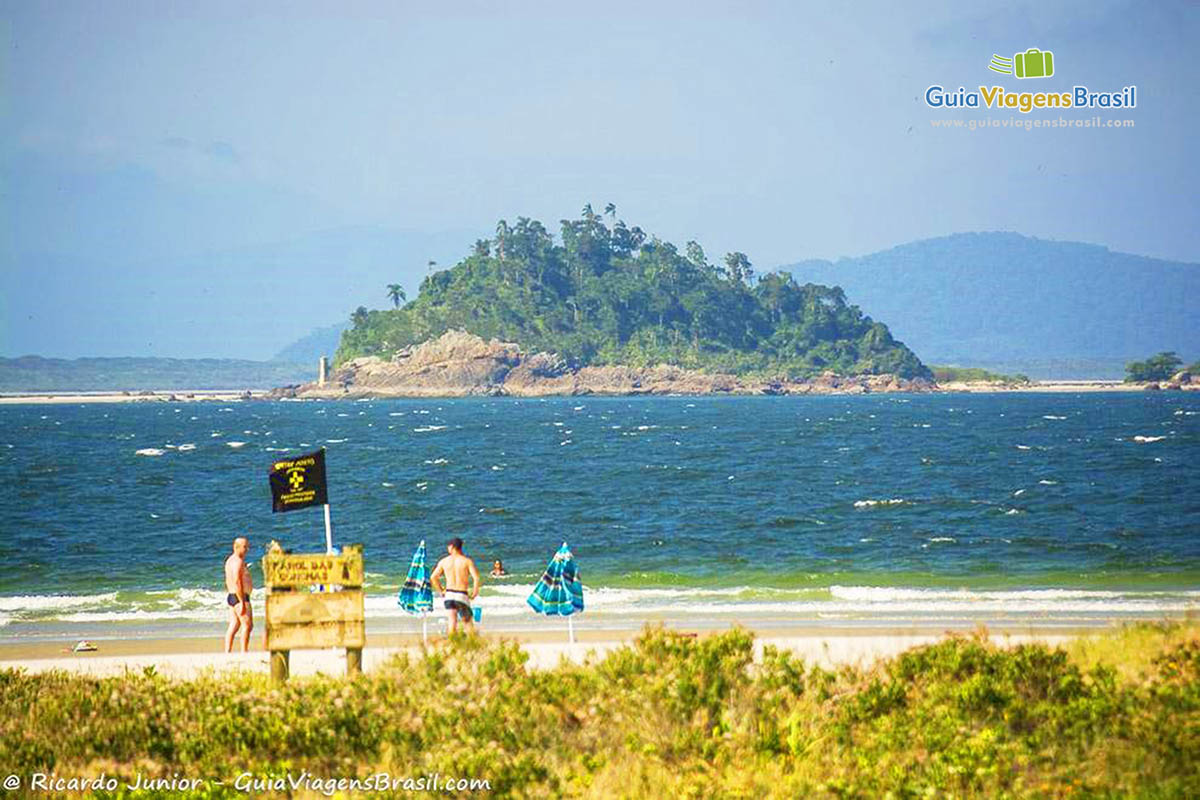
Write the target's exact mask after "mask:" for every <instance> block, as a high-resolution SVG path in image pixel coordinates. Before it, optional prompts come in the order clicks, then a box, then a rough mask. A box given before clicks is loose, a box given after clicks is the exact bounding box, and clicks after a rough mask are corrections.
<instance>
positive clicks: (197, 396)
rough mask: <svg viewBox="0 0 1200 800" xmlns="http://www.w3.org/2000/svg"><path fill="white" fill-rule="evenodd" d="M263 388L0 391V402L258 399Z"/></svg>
mask: <svg viewBox="0 0 1200 800" xmlns="http://www.w3.org/2000/svg"><path fill="white" fill-rule="evenodd" d="M266 394H267V393H266V392H265V391H262V390H255V391H248V390H244V389H176V390H174V391H167V390H162V391H137V392H37V393H33V392H9V393H5V394H0V405H9V406H11V405H35V406H41V405H81V404H90V403H202V402H216V403H231V402H236V401H238V400H260V399H262V398H264V397H265V396H266Z"/></svg>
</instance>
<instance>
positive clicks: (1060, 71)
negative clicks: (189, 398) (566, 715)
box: [0, 0, 1200, 358]
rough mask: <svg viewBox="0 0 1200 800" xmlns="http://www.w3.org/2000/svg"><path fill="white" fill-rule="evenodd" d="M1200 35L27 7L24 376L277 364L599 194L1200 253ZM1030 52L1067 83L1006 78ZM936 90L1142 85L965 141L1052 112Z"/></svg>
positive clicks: (667, 225)
mask: <svg viewBox="0 0 1200 800" xmlns="http://www.w3.org/2000/svg"><path fill="white" fill-rule="evenodd" d="M901 6H902V7H901ZM1197 41H1200V9H1198V8H1197V7H1196V6H1195V5H1194V4H1187V3H1153V4H1148V3H1129V2H1088V3H1054V4H1045V3H986V4H974V3H962V2H947V3H916V4H884V3H853V4H847V3H789V2H780V3H765V2H764V3H754V2H751V3H703V2H691V3H645V2H641V3H624V2H615V1H614V2H605V3H600V4H589V5H588V6H586V7H572V8H566V7H564V4H561V3H504V4H495V3H469V2H466V3H455V4H430V3H403V2H392V3H378V4H373V3H350V4H342V3H338V4H334V3H320V4H314V3H286V4H277V3H269V2H266V3H254V4H245V3H222V2H215V3H204V4H198V3H170V2H167V3H162V2H154V3H133V2H115V3H102V4H101V3H76V2H56V3H29V2H8V1H7V0H3V1H2V2H0V43H2V44H3V61H0V70H2V71H0V75H2V83H0V100H2V106H0V115H2V116H0V120H2V127H0V131H2V133H0V168H2V170H3V172H2V180H3V186H4V190H3V218H4V227H3V231H4V237H3V238H4V241H3V243H2V245H3V250H2V252H0V258H2V259H3V261H2V262H0V268H2V270H3V272H2V274H3V280H2V282H0V292H2V294H0V355H7V356H13V355H20V354H25V353H39V354H42V355H53V356H63V357H75V356H84V355H161V356H179V357H198V356H227V357H234V356H237V357H251V358H264V357H268V356H269V355H271V354H272V353H274V352H275V351H277V350H278V349H279V348H280V347H282V346H283V345H285V344H287V343H288V342H290V341H291V340H293V339H295V338H297V337H299V336H300V335H302V334H304V333H306V332H307V331H308V330H309V329H311V328H313V327H315V326H317V325H325V324H329V323H330V322H334V321H337V320H340V319H342V318H344V317H346V316H347V315H348V314H349V312H350V311H351V310H352V309H353V308H354V307H355V306H357V305H359V304H360V303H363V304H367V305H369V306H382V305H384V304H385V302H386V298H385V297H384V293H383V286H384V285H385V284H387V283H391V282H396V281H399V282H401V283H403V284H404V285H405V286H406V287H408V289H409V291H410V294H412V293H415V290H416V286H417V284H418V282H419V281H420V279H421V278H422V277H423V276H424V274H426V272H427V266H426V263H427V261H428V260H430V259H435V260H437V261H438V262H439V263H440V264H443V265H448V264H451V263H453V261H454V260H456V259H457V258H458V257H460V256H461V255H463V254H464V253H465V252H466V250H467V249H468V248H469V246H470V243H471V241H473V239H474V238H475V237H476V236H478V235H485V234H486V233H488V232H490V231H491V230H493V229H494V226H495V223H496V220H497V219H499V218H500V217H506V218H508V219H510V220H512V219H514V218H515V217H517V216H519V215H525V216H531V217H535V218H538V219H542V220H544V221H545V222H546V223H547V224H548V225H549V226H550V227H551V228H552V229H556V228H557V221H558V220H559V219H561V218H562V217H565V216H574V215H577V214H578V211H579V209H580V207H581V206H582V205H583V203H585V202H589V201H590V202H593V203H594V204H596V205H597V206H603V205H604V204H605V203H607V202H610V201H611V202H613V203H615V204H616V205H617V208H618V212H619V216H621V217H623V218H624V219H626V220H627V221H629V222H630V223H631V224H638V225H641V226H642V227H643V228H645V229H646V230H649V231H652V232H654V233H657V234H658V235H660V236H661V237H663V238H665V239H668V240H672V241H676V242H679V243H682V242H685V241H686V240H688V239H697V240H698V241H700V242H701V243H702V244H703V245H704V246H705V248H706V249H707V250H708V251H709V252H710V253H722V252H725V251H727V250H731V249H738V250H742V251H745V252H746V253H747V254H749V256H750V258H751V260H752V261H753V262H754V263H755V264H756V266H757V267H759V268H760V269H768V268H771V267H773V266H777V265H779V264H784V263H790V262H794V261H798V260H801V259H805V258H836V257H838V256H843V255H847V256H849V255H859V254H864V253H868V252H872V251H875V250H879V249H883V248H887V247H891V246H893V245H896V244H900V243H903V242H907V241H911V240H914V239H920V238H927V237H933V236H941V235H945V234H949V233H954V232H959V231H970V230H1012V231H1017V232H1020V233H1024V234H1028V235H1033V236H1039V237H1043V238H1054V239H1067V240H1078V241H1086V242H1094V243H1097V244H1103V245H1107V246H1109V247H1110V248H1112V249H1114V250H1121V251H1126V252H1132V253H1137V254H1142V255H1150V256H1156V257H1160V258H1169V259H1176V260H1183V261H1193V262H1194V261H1200V226H1198V225H1197V224H1196V220H1197V219H1200V213H1198V212H1200V207H1198V206H1200V202H1198V200H1197V198H1198V197H1200V192H1197V190H1196V187H1197V183H1198V182H1197V178H1198V175H1197V160H1196V158H1195V155H1194V150H1193V148H1191V147H1189V146H1188V145H1187V144H1186V143H1187V142H1189V141H1191V140H1194V138H1195V135H1196V131H1195V127H1196V124H1197V121H1198V120H1197V117H1198V102H1197V89H1196V85H1195V83H1194V81H1195V78H1196V76H1197V75H1198V74H1200V69H1197V67H1198V66H1200V64H1198V60H1200V59H1198V56H1197V55H1196V53H1197V50H1198V48H1196V46H1195V43H1196V42H1197ZM1028 47H1041V48H1044V49H1050V50H1053V51H1054V53H1055V58H1056V75H1055V77H1054V78H1051V79H1047V80H1045V81H1042V82H1035V81H1018V80H1016V79H1015V78H1009V77H1002V76H999V75H996V74H995V73H992V72H989V71H988V70H987V63H988V60H989V59H990V57H991V55H992V54H993V53H997V54H1001V55H1005V54H1012V53H1015V52H1018V51H1022V50H1024V49H1026V48H1028ZM1189 81H1191V83H1190V84H1189V83H1188V82H1189ZM933 83H938V84H942V85H944V86H947V87H949V88H957V87H958V86H960V85H962V86H966V87H968V88H972V87H976V86H978V85H980V84H985V85H992V84H999V85H1002V86H1005V87H1006V89H1011V90H1069V88H1070V87H1071V86H1072V85H1074V84H1085V85H1088V86H1090V87H1093V88H1096V89H1105V90H1108V89H1120V88H1122V87H1124V86H1126V85H1129V84H1136V85H1137V86H1138V108H1137V109H1134V110H1131V111H1128V112H1124V111H1122V112H1112V111H1108V112H1103V114H1102V116H1104V117H1106V118H1107V117H1114V118H1117V117H1119V118H1130V119H1133V120H1135V124H1136V127H1134V128H1133V129H1122V130H1066V131H1064V130H1061V129H1060V130H1036V131H1014V130H1012V129H1011V128H1006V129H986V130H981V131H967V130H963V129H958V130H941V129H933V128H932V127H931V125H930V120H931V119H937V118H954V117H959V118H968V117H969V118H975V119H979V118H984V117H989V116H990V117H995V118H997V119H1003V118H1007V117H1015V116H1018V115H1017V114H1015V113H1013V112H1008V111H993V112H983V113H980V112H965V111H957V112H936V111H934V110H932V109H930V108H928V107H927V106H926V105H925V103H924V99H923V98H924V92H925V89H926V87H927V86H929V85H930V84H933ZM1034 83H1037V84H1038V85H1037V86H1033V85H1032V84H1034ZM1073 116H1078V117H1084V116H1087V115H1086V114H1084V113H1082V112H1076V113H1075V114H1074V115H1073Z"/></svg>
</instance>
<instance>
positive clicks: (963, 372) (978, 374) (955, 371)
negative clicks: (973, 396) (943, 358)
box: [929, 366, 1029, 383]
mask: <svg viewBox="0 0 1200 800" xmlns="http://www.w3.org/2000/svg"><path fill="white" fill-rule="evenodd" d="M929 369H930V370H931V371H932V372H933V379H934V380H935V381H937V382H938V383H958V382H963V383H1029V376H1027V375H1019V374H1018V375H1001V374H1000V373H998V372H988V371H987V370H986V369H982V368H980V367H934V366H931V367H930V368H929Z"/></svg>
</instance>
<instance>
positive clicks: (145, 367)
mask: <svg viewBox="0 0 1200 800" xmlns="http://www.w3.org/2000/svg"><path fill="white" fill-rule="evenodd" d="M316 373H317V370H316V365H315V363H313V364H288V363H280V362H271V361H243V360H239V359H228V358H75V359H62V358H42V357H40V356H22V357H20V358H0V391H3V392H88V391H123V390H124V391H137V390H142V389H163V390H179V389H270V388H273V387H275V386H284V385H287V384H293V383H301V382H304V381H311V380H313V379H314V378H315V377H316Z"/></svg>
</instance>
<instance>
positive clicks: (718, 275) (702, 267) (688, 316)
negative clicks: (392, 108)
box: [336, 205, 930, 378]
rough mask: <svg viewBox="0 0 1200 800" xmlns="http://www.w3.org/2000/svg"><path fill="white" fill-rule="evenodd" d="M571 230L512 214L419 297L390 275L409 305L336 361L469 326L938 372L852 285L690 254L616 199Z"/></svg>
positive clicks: (605, 357) (718, 366) (597, 347)
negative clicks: (859, 302) (875, 316)
mask: <svg viewBox="0 0 1200 800" xmlns="http://www.w3.org/2000/svg"><path fill="white" fill-rule="evenodd" d="M560 230H561V236H560V239H561V243H559V242H556V241H555V240H554V238H553V236H552V235H551V234H550V233H549V232H548V231H547V230H546V228H545V226H543V225H542V223H540V222H538V221H537V220H531V219H528V218H526V217H521V218H519V219H518V220H517V223H516V225H513V226H510V225H509V224H508V223H507V222H506V221H504V220H501V221H500V222H499V223H498V224H497V226H496V237H495V238H494V239H480V240H479V241H477V242H476V243H475V247H474V250H473V252H472V253H471V255H470V256H468V257H467V258H465V259H463V260H462V261H461V262H459V263H458V264H457V265H456V266H454V267H453V268H451V269H448V270H443V271H439V272H434V273H432V274H430V275H429V277H427V278H426V279H425V280H424V281H423V282H422V283H421V287H420V292H419V295H418V296H417V298H416V299H415V300H413V301H412V302H410V303H407V304H405V303H404V301H405V300H406V296H405V294H404V292H403V290H402V289H401V287H400V286H399V284H389V285H388V286H387V287H386V289H387V292H386V297H387V298H388V300H389V301H390V302H391V303H392V304H393V305H394V306H395V307H394V308H392V309H387V310H376V311H368V310H367V309H366V308H365V307H360V308H359V309H358V310H357V311H355V312H354V315H353V316H352V317H351V321H352V322H353V325H354V327H353V328H351V329H349V330H347V331H346V332H345V333H344V334H343V335H342V343H341V346H340V347H339V349H338V352H337V357H336V362H337V363H339V364H340V363H344V362H345V361H347V360H349V359H351V358H355V357H357V356H364V355H380V356H384V357H390V356H391V355H392V354H393V353H394V352H395V351H396V350H399V349H400V348H403V347H406V346H408V345H412V344H418V343H420V342H423V341H425V340H427V339H430V338H435V337H437V336H440V335H441V334H443V333H445V332H446V331H447V330H449V329H452V328H461V329H464V330H467V331H469V332H470V333H473V334H476V335H478V336H482V337H484V338H485V339H488V338H493V337H495V338H498V339H501V340H504V341H511V342H516V343H517V344H519V345H521V347H523V348H524V349H526V350H529V351H537V350H544V351H547V352H555V353H558V354H559V355H561V356H562V357H563V358H565V359H567V360H568V361H570V362H573V363H576V364H581V365H585V364H597V365H599V364H622V365H628V366H635V367H648V366H654V365H657V364H675V365H678V366H682V367H688V368H693V369H712V370H717V371H722V372H734V373H739V374H769V375H770V376H772V377H803V376H807V375H812V374H814V373H819V372H823V371H826V370H832V371H834V372H838V373H841V374H883V373H894V374H897V375H901V376H903V377H926V378H928V377H930V375H929V370H928V369H927V368H926V367H925V365H924V364H922V363H921V361H920V360H919V359H918V358H917V357H916V356H915V355H914V354H913V353H912V351H910V350H909V349H908V348H907V347H905V346H904V345H903V344H901V343H900V342H897V341H896V340H895V339H893V338H892V335H891V333H890V332H889V331H888V328H887V326H886V325H884V324H882V323H880V322H875V321H873V320H872V319H871V318H870V317H868V316H866V315H864V314H863V313H862V311H861V310H860V309H859V308H858V307H857V306H854V305H850V304H849V303H848V302H847V300H846V296H845V294H844V293H843V292H842V290H841V289H840V288H837V287H832V288H831V287H827V286H818V285H816V284H812V283H806V284H803V285H801V284H799V283H798V282H797V281H796V280H795V278H793V277H792V276H791V275H790V274H789V273H786V272H776V273H769V274H767V275H764V276H762V277H761V278H759V279H756V278H755V272H754V269H753V267H752V265H751V263H750V260H749V259H748V258H747V257H746V255H745V254H744V253H729V254H727V255H726V256H725V257H724V259H723V263H722V264H721V265H716V264H712V263H710V262H709V260H708V257H707V256H706V255H705V253H704V250H703V248H702V247H701V246H700V245H699V244H697V243H696V242H688V243H687V246H686V248H685V251H684V252H683V253H680V252H679V251H678V250H677V249H676V247H675V245H673V244H671V243H670V242H664V241H662V240H660V239H658V238H656V237H653V236H647V235H646V233H644V232H643V231H642V230H641V228H638V227H636V226H635V227H629V226H627V225H626V224H625V222H624V221H621V220H617V219H616V209H615V207H613V206H612V205H609V206H608V208H607V209H606V212H605V214H603V215H601V214H597V213H595V212H593V210H592V208H591V206H590V205H589V206H587V207H585V208H584V210H583V216H582V218H581V219H579V220H562V224H561V229H560ZM431 269H432V263H431Z"/></svg>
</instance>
